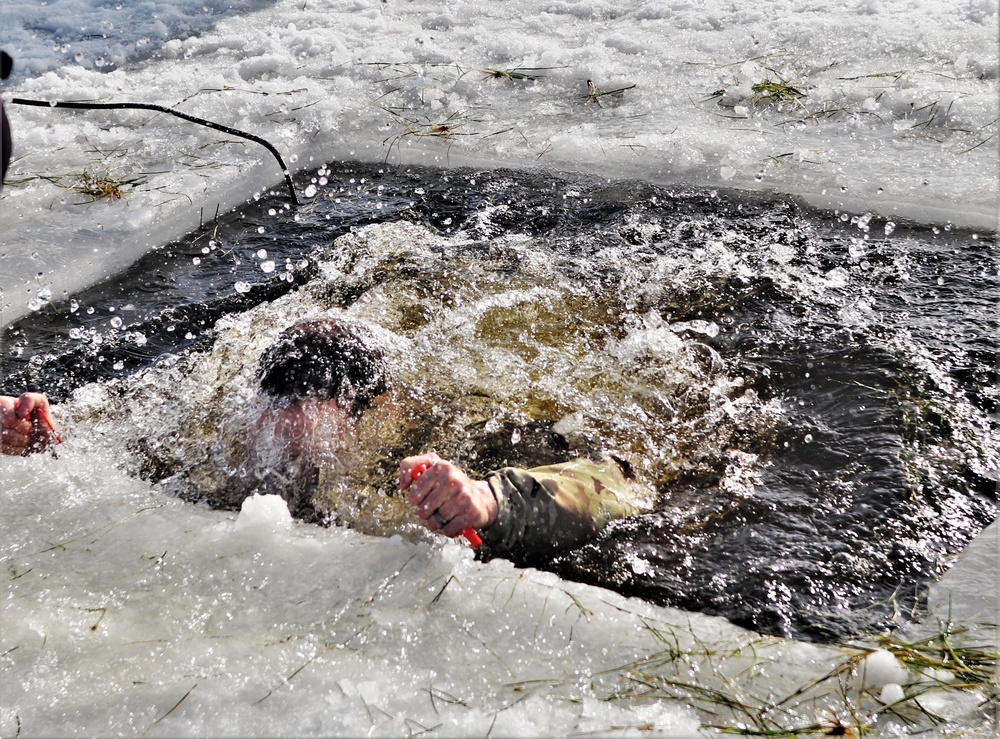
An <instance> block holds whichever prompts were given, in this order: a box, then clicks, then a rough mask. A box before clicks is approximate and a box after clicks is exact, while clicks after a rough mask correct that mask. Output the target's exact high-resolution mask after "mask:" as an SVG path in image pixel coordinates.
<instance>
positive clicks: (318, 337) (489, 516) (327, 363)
mask: <svg viewBox="0 0 1000 739" xmlns="http://www.w3.org/2000/svg"><path fill="white" fill-rule="evenodd" d="M259 377H260V384H261V388H262V389H263V390H264V392H266V393H268V394H269V395H271V396H273V397H276V398H279V399H280V400H279V405H278V407H277V408H276V409H274V410H272V411H267V412H265V413H266V414H267V420H268V421H269V422H271V423H273V424H274V425H275V428H276V430H277V431H276V435H278V436H283V437H284V438H286V439H288V440H289V441H290V442H291V443H290V444H289V446H288V447H287V449H288V451H289V453H291V454H295V453H297V452H298V451H300V449H301V446H300V443H299V440H302V439H305V438H309V437H310V436H311V435H312V429H311V424H313V423H315V422H316V420H315V419H317V418H321V417H322V416H323V415H324V414H325V415H327V416H329V415H330V414H333V415H335V416H336V415H339V416H340V417H341V418H342V419H343V420H344V421H346V422H347V423H348V424H355V423H357V422H359V421H360V420H361V419H362V417H363V416H364V415H365V414H366V413H369V412H370V411H371V410H372V409H375V408H377V407H379V406H380V405H382V404H385V403H388V402H389V401H388V393H389V390H390V385H391V378H390V375H389V372H388V368H387V362H386V358H385V354H384V352H383V351H382V350H381V349H380V348H379V346H378V344H377V342H376V341H375V340H374V338H373V337H372V336H371V335H370V334H369V333H368V332H367V331H366V330H365V329H364V328H363V327H361V326H358V325H355V324H351V323H347V322H344V321H337V320H318V321H310V322H306V323H301V324H297V325H295V326H292V327H291V328H289V329H287V330H286V331H285V332H284V333H283V334H282V335H281V336H280V337H279V339H278V341H277V342H276V343H275V344H274V345H273V346H272V347H271V348H270V349H268V350H267V351H266V352H265V354H264V356H263V357H262V359H261V365H260V372H259ZM418 471H419V473H418ZM636 486H637V483H635V481H634V480H632V479H631V474H630V471H629V470H628V468H627V465H625V464H624V463H621V462H618V461H616V460H614V459H613V458H611V457H602V458H600V459H577V460H574V461H571V462H566V463H562V464H556V465H550V466H544V467H536V468H533V469H530V470H526V469H521V468H515V467H508V468H504V469H500V470H495V471H493V472H490V473H488V474H487V475H486V476H485V477H484V478H483V479H481V480H477V479H473V478H472V477H471V476H469V475H468V474H467V473H466V472H465V471H464V470H463V469H461V468H460V467H459V466H458V465H456V464H454V463H452V462H450V461H448V460H445V459H442V458H441V457H440V456H438V455H437V454H436V453H434V452H429V453H425V454H419V455H414V456H409V457H406V458H404V459H402V460H401V461H400V463H399V480H398V487H399V489H400V490H401V491H405V492H406V495H407V499H408V500H409V502H410V503H411V504H412V505H413V506H414V507H415V510H416V513H417V515H418V516H419V517H420V519H421V520H422V521H424V523H425V525H426V526H427V528H428V529H430V530H431V531H434V532H439V533H442V534H444V535H445V536H448V537H452V538H454V537H457V536H460V535H462V533H463V532H465V531H466V530H468V529H472V530H473V531H477V532H479V534H480V535H481V538H482V540H483V543H484V544H485V546H486V547H487V548H488V550H489V551H490V552H492V553H494V554H497V555H500V556H504V557H509V558H511V559H514V560H516V561H532V560H536V559H538V558H543V557H549V556H551V555H552V554H554V553H556V552H559V551H562V550H565V549H569V548H572V547H574V546H577V545H579V544H582V543H583V542H585V541H587V540H588V539H590V538H591V537H593V536H594V535H595V534H596V533H597V532H598V531H599V530H600V529H601V528H603V526H604V525H605V524H607V523H608V521H610V520H612V519H615V518H623V517H625V516H629V515H633V514H635V513H638V512H639V511H638V510H637V509H636V507H635V503H634V501H636V500H637V499H639V498H640V497H641V496H639V495H637V494H636V490H635V489H634V487H636Z"/></svg>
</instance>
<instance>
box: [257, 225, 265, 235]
mask: <svg viewBox="0 0 1000 739" xmlns="http://www.w3.org/2000/svg"><path fill="white" fill-rule="evenodd" d="M257 233H259V234H262V233H264V227H263V226H257Z"/></svg>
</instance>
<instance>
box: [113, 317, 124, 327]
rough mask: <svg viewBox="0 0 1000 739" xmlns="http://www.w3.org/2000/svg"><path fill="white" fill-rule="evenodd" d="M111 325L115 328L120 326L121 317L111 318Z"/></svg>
mask: <svg viewBox="0 0 1000 739" xmlns="http://www.w3.org/2000/svg"><path fill="white" fill-rule="evenodd" d="M111 325H112V326H113V327H115V328H121V327H122V319H121V318H120V317H118V316H115V317H114V318H112V319H111Z"/></svg>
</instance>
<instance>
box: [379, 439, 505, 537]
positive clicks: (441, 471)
mask: <svg viewBox="0 0 1000 739" xmlns="http://www.w3.org/2000/svg"><path fill="white" fill-rule="evenodd" d="M399 489H400V490H405V491H407V497H408V499H409V501H410V503H412V504H413V505H414V506H415V507H416V509H417V515H418V516H420V518H421V519H422V520H423V521H425V522H426V523H427V528H429V529H430V530H431V531H440V532H441V533H443V534H444V535H445V536H449V537H456V536H459V535H465V536H466V538H470V537H469V536H468V534H466V531H468V530H470V529H471V530H472V531H469V533H470V534H473V535H474V530H475V529H486V528H488V527H489V526H490V525H491V524H492V523H493V522H494V521H495V520H496V517H497V503H496V500H495V499H494V497H493V493H492V492H491V491H490V488H489V486H488V485H487V484H486V482H484V481H482V480H473V479H472V478H471V477H469V476H468V475H467V474H465V472H464V471H462V469H461V468H460V467H458V466H457V465H455V464H453V463H451V462H448V461H445V460H443V459H441V458H440V457H439V456H438V455H437V454H434V453H433V452H431V453H429V454H421V455H417V456H414V457H407V458H405V459H404V460H402V461H401V462H400V463H399ZM442 522H443V523H442ZM470 540H471V539H470ZM474 543H475V542H473V544H474Z"/></svg>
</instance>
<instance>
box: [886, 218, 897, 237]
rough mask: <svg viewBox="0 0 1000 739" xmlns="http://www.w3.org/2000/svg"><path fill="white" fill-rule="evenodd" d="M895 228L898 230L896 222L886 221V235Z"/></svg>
mask: <svg viewBox="0 0 1000 739" xmlns="http://www.w3.org/2000/svg"><path fill="white" fill-rule="evenodd" d="M895 230H896V224H895V223H893V222H892V221H886V223H885V235H886V236H888V235H889V234H891V233H892V232H893V231H895Z"/></svg>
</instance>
